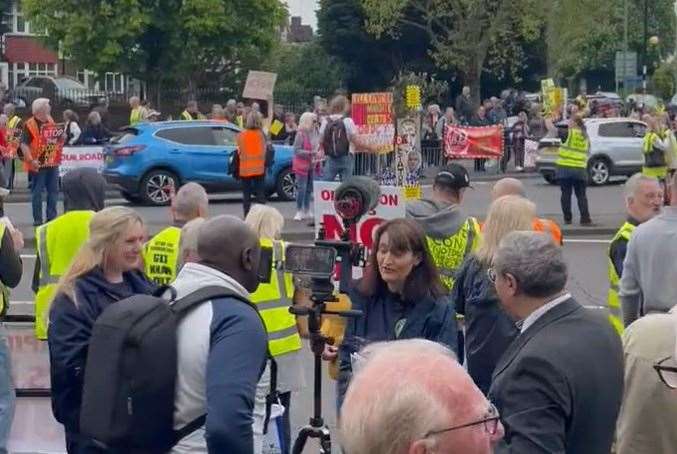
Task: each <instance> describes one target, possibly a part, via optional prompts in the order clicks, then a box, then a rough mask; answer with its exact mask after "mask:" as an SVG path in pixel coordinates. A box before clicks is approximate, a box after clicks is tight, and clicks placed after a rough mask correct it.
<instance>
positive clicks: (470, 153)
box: [444, 125, 503, 159]
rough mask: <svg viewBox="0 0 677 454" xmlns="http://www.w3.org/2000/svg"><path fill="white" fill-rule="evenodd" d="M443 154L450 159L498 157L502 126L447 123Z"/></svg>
mask: <svg viewBox="0 0 677 454" xmlns="http://www.w3.org/2000/svg"><path fill="white" fill-rule="evenodd" d="M444 154H445V156H446V157H447V158H452V159H474V158H489V159H500V158H501V156H503V126H502V125H494V126H480V127H473V126H452V125H447V128H446V130H445V132H444Z"/></svg>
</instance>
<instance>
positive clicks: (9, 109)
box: [2, 102, 16, 117]
mask: <svg viewBox="0 0 677 454" xmlns="http://www.w3.org/2000/svg"><path fill="white" fill-rule="evenodd" d="M2 111H3V112H4V114H5V115H7V116H8V117H11V116H12V115H14V112H16V106H15V105H14V104H12V103H11V102H8V103H7V104H5V107H3V108H2Z"/></svg>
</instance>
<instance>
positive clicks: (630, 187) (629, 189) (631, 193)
mask: <svg viewBox="0 0 677 454" xmlns="http://www.w3.org/2000/svg"><path fill="white" fill-rule="evenodd" d="M644 182H653V183H658V180H657V179H656V178H653V177H648V176H646V175H643V174H642V173H639V172H638V173H636V174H634V175H633V176H631V177H630V178H628V181H626V182H625V187H624V189H623V193H624V195H625V200H626V201H627V200H630V199H632V198H633V197H635V194H636V193H637V189H639V186H640V185H641V184H642V183H644Z"/></svg>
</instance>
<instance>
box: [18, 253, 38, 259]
mask: <svg viewBox="0 0 677 454" xmlns="http://www.w3.org/2000/svg"><path fill="white" fill-rule="evenodd" d="M21 258H22V259H37V258H38V256H37V255H36V254H21Z"/></svg>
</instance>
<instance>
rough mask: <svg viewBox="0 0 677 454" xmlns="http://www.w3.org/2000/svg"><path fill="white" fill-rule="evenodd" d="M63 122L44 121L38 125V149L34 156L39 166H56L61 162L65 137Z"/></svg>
mask: <svg viewBox="0 0 677 454" xmlns="http://www.w3.org/2000/svg"><path fill="white" fill-rule="evenodd" d="M65 132H66V130H65V127H64V124H63V123H44V124H43V125H42V126H41V127H40V137H39V138H38V143H39V145H38V151H37V153H36V154H35V155H34V157H35V158H36V159H37V160H38V163H39V164H40V167H41V168H42V167H56V166H58V165H59V164H61V155H62V153H63V144H64V142H65V139H66V134H65Z"/></svg>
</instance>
